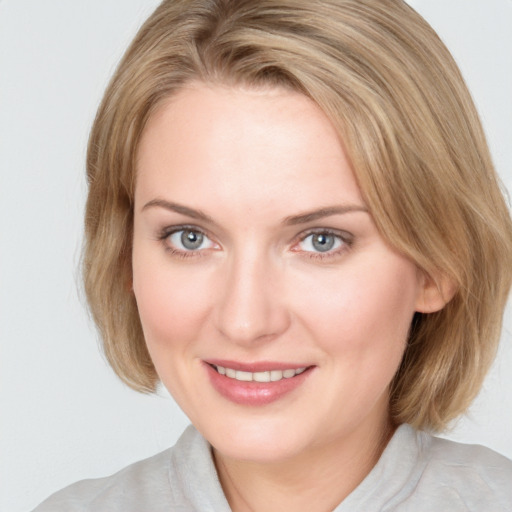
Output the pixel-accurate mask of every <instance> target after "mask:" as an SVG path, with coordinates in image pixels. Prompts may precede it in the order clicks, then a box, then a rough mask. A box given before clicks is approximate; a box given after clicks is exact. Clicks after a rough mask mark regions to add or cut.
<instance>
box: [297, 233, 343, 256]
mask: <svg viewBox="0 0 512 512" xmlns="http://www.w3.org/2000/svg"><path fill="white" fill-rule="evenodd" d="M344 243H345V242H344V241H343V240H342V238H341V237H340V236H338V235H334V234H333V233H328V232H324V233H311V234H309V235H307V236H306V237H304V238H303V239H302V240H301V242H300V243H299V248H300V249H301V250H302V251H305V252H318V253H327V252H330V251H333V250H336V249H339V248H340V247H341V246H342V245H343V244H344Z"/></svg>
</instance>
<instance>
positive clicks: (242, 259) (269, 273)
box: [216, 246, 288, 343]
mask: <svg viewBox="0 0 512 512" xmlns="http://www.w3.org/2000/svg"><path fill="white" fill-rule="evenodd" d="M275 266H276V264H275V262H273V261H272V258H270V257H269V256H268V255H267V254H265V251H263V250H260V249H259V248H257V247H254V246H253V247H250V246H246V247H244V248H243V249H242V250H240V251H236V252H234V253H233V254H232V255H231V256H230V257H229V258H227V261H226V268H225V273H224V279H223V283H222V287H223V289H222V290H221V293H220V300H219V302H218V304H217V315H216V317H217V327H218V329H219V330H220V331H221V332H222V334H223V335H224V336H226V337H228V338H229V339H231V340H232V341H234V342H237V343H251V342H254V341H257V340H262V339H270V338H273V337H275V336H277V335H279V334H281V333H282V332H283V331H284V330H286V327H287V325H288V312H287V311H286V307H285V304H284V302H283V300H282V296H280V294H279V281H280V279H276V277H277V272H276V270H277V269H276V268H275Z"/></svg>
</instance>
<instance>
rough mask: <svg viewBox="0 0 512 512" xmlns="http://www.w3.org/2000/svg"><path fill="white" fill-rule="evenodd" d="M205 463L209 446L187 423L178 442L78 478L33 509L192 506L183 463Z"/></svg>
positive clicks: (116, 511)
mask: <svg viewBox="0 0 512 512" xmlns="http://www.w3.org/2000/svg"><path fill="white" fill-rule="evenodd" d="M191 455H192V456H193V459H194V463H195V464H199V465H201V464H202V465H205V464H209V458H210V456H209V450H208V447H207V445H206V443H205V441H204V440H203V439H202V437H201V436H200V435H199V433H198V432H197V431H196V430H195V429H193V428H192V427H189V428H188V429H187V430H185V432H184V433H183V434H182V436H181V437H180V439H179V440H178V442H177V443H176V445H175V446H173V447H172V448H169V449H167V450H165V451H163V452H161V453H158V454H156V455H154V456H152V457H149V458H147V459H144V460H141V461H139V462H136V463H134V464H131V465H129V466H127V467H125V468H124V469H122V470H121V471H119V472H117V473H115V474H113V475H111V476H108V477H104V478H95V479H90V480H82V481H80V482H77V483H75V484H72V485H70V486H69V487H66V488H64V489H62V490H61V491H59V492H57V493H55V494H53V495H52V496H50V497H49V498H48V499H47V500H46V501H44V502H43V503H41V504H40V505H39V506H38V507H37V508H36V509H35V510H34V512H50V511H51V512H64V511H65V512H93V511H94V512H140V511H141V510H151V511H152V512H160V511H162V512H163V511H168V510H171V509H172V510H176V511H185V510H187V511H190V510H194V508H193V507H191V506H190V503H189V501H188V496H187V489H186V488H185V487H186V486H184V480H186V479H187V476H188V475H187V474H186V472H187V467H188V466H189V465H190V464H191V460H190V458H191Z"/></svg>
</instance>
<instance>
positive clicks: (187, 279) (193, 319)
mask: <svg viewBox="0 0 512 512" xmlns="http://www.w3.org/2000/svg"><path fill="white" fill-rule="evenodd" d="M138 263H139V261H138V259H137V258H136V257H134V265H133V276H134V277H133V290H134V294H135V298H136V301H137V307H138V309H139V315H140V318H141V323H142V328H143V330H144V335H145V338H146V343H147V345H148V348H149V349H150V351H152V347H160V348H161V349H165V348H169V349H172V348H173V346H176V345H177V344H183V343H186V342H188V341H189V340H191V339H193V338H194V337H195V336H196V335H197V332H198V329H199V328H200V326H201V325H202V321H203V318H204V316H205V315H206V310H207V303H208V295H207V293H206V289H207V288H206V287H205V283H204V280H201V279H200V278H199V276H198V279H194V277H193V276H194V275H193V274H191V273H190V272H189V271H180V270H179V269H177V268H173V267H171V266H170V265H169V263H168V262H167V263H165V262H164V263H163V264H161V263H158V262H156V263H155V262H154V263H153V264H151V265H147V266H146V265H144V266H141V265H138ZM203 292H204V293H203Z"/></svg>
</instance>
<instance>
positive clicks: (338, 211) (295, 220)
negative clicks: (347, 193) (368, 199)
mask: <svg viewBox="0 0 512 512" xmlns="http://www.w3.org/2000/svg"><path fill="white" fill-rule="evenodd" d="M351 212H364V213H368V208H366V207H364V206H359V205H350V204H348V205H342V206H328V207H326V208H320V209H318V210H312V211H310V212H305V213H300V214H299V215H293V216H291V217H286V219H284V221H283V223H284V224H285V225H286V226H295V225H297V224H305V223H306V222H313V221H315V220H318V219H323V218H324V217H330V216H331V215H343V214H345V213H351Z"/></svg>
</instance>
